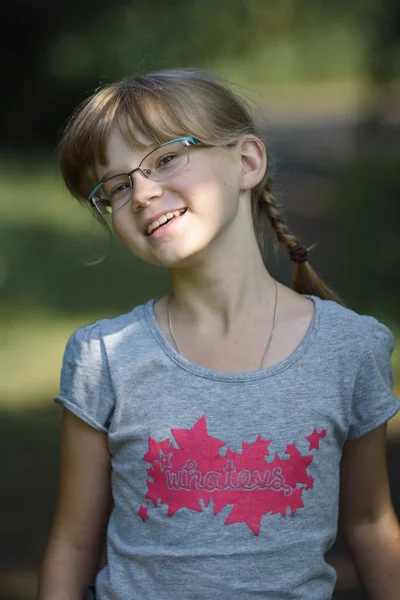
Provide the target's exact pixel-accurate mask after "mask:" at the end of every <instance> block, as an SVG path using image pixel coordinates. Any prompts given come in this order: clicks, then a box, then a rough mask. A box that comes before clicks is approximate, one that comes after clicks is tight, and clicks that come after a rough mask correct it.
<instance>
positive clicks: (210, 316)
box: [170, 238, 275, 334]
mask: <svg viewBox="0 0 400 600" xmlns="http://www.w3.org/2000/svg"><path fill="white" fill-rule="evenodd" d="M219 256H220V260H215V258H214V259H213V260H211V259H210V260H207V261H206V260H202V261H199V263H198V264H196V265H192V266H191V267H190V268H180V269H171V270H170V277H171V281H172V287H173V293H172V295H171V304H172V306H173V310H174V312H175V314H179V318H180V321H181V323H184V322H187V323H190V324H191V325H192V326H194V327H196V326H200V327H202V328H203V329H206V330H211V331H215V332H216V333H217V332H218V333H221V334H227V333H229V332H230V331H231V330H232V328H233V327H234V326H235V325H237V324H238V323H244V322H246V320H248V319H249V318H252V317H254V316H256V315H260V314H261V315H262V314H265V311H268V310H269V309H268V307H271V310H272V309H273V307H274V304H275V281H274V279H273V278H272V277H271V276H270V274H269V273H268V271H267V269H266V268H265V265H264V263H263V260H262V256H261V253H260V251H259V249H258V246H257V242H256V240H255V238H254V242H252V241H251V240H249V239H247V240H244V241H243V242H242V243H241V244H236V246H235V248H234V250H232V251H231V252H230V254H229V258H228V259H227V258H226V255H225V254H222V257H223V256H225V260H222V259H221V254H219Z"/></svg>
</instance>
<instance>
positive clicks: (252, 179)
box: [237, 136, 267, 190]
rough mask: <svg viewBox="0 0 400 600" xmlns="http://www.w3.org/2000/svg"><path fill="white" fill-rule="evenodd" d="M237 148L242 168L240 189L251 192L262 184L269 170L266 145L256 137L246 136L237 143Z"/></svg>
mask: <svg viewBox="0 0 400 600" xmlns="http://www.w3.org/2000/svg"><path fill="white" fill-rule="evenodd" d="M237 148H238V150H239V152H240V160H241V167H242V174H241V179H240V182H241V183H240V188H241V189H242V190H251V189H252V188H254V187H255V186H256V185H257V184H258V183H260V181H261V180H262V178H263V177H264V175H265V171H266V170H267V152H266V149H265V145H264V142H262V141H261V140H260V139H259V138H257V137H256V136H246V137H243V138H242V139H241V140H240V141H239V142H238V143H237Z"/></svg>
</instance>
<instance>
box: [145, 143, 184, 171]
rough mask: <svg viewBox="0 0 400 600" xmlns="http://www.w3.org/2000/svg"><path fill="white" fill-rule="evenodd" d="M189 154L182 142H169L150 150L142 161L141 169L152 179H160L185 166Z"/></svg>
mask: <svg viewBox="0 0 400 600" xmlns="http://www.w3.org/2000/svg"><path fill="white" fill-rule="evenodd" d="M188 162H189V154H188V151H187V149H186V146H184V145H183V144H182V142H171V143H170V144H166V145H165V146H160V147H159V148H156V149H155V150H153V152H151V153H150V154H149V155H148V156H146V158H145V159H144V161H143V162H142V164H141V165H140V166H141V169H142V170H143V171H144V173H145V174H146V176H147V177H148V178H149V179H152V180H153V181H162V180H163V179H167V178H168V177H171V176H172V175H175V173H177V172H178V171H180V170H181V169H183V168H184V167H186V165H187V164H188Z"/></svg>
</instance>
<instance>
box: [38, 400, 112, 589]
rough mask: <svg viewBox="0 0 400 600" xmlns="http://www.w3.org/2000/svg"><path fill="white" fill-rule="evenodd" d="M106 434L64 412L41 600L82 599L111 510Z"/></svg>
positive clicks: (93, 568)
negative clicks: (56, 484)
mask: <svg viewBox="0 0 400 600" xmlns="http://www.w3.org/2000/svg"><path fill="white" fill-rule="evenodd" d="M110 464H111V462H110V455H109V451H108V444H107V434H105V433H103V432H100V431H97V430H96V429H94V428H92V427H90V426H89V425H87V424H86V423H84V422H83V421H82V420H81V419H78V417H76V416H75V415H73V414H72V413H71V412H70V411H68V410H66V409H64V415H63V428H62V444H61V464H60V483H59V491H58V499H57V506H56V511H55V516H54V519H53V523H52V528H51V533H50V536H49V540H48V544H47V548H46V552H45V556H44V560H43V563H42V567H41V570H40V574H39V586H38V599H39V600H78V598H81V599H83V591H84V588H85V586H86V585H87V584H89V583H92V582H93V579H94V576H95V573H96V569H97V566H98V561H99V558H100V554H101V550H102V541H103V539H104V533H105V529H106V525H107V521H108V517H109V511H110V506H111V489H110V488H111V486H110V471H111V466H110Z"/></svg>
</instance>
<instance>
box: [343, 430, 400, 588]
mask: <svg viewBox="0 0 400 600" xmlns="http://www.w3.org/2000/svg"><path fill="white" fill-rule="evenodd" d="M386 429H387V427H386V424H385V425H382V426H380V427H378V428H377V429H375V430H374V431H371V432H369V433H367V434H365V435H364V436H362V437H360V438H358V439H356V440H352V441H348V442H346V444H345V447H344V452H343V458H342V463H341V475H340V477H341V482H340V510H339V527H340V530H341V531H342V533H343V535H344V537H345V538H346V541H347V543H348V545H349V548H350V552H351V555H352V557H353V560H354V563H355V567H356V569H357V572H358V575H359V577H360V580H361V583H362V585H363V587H364V589H365V591H366V594H367V597H368V599H369V600H399V598H400V528H399V522H398V519H397V517H396V514H395V512H394V510H393V506H392V501H391V497H390V489H389V482H388V474H387V467H386Z"/></svg>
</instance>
